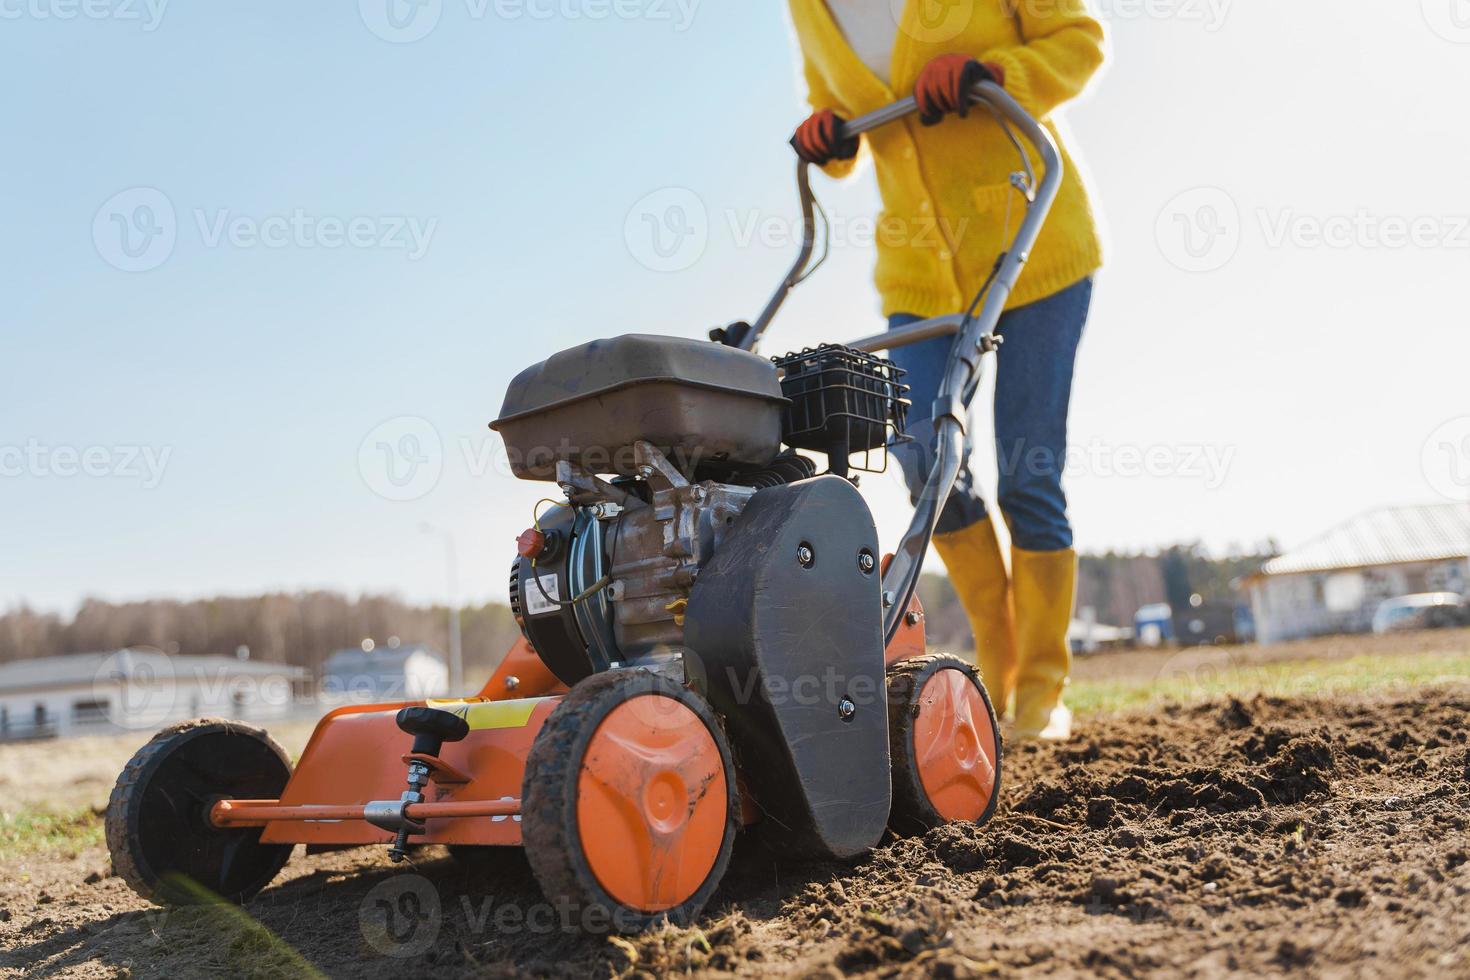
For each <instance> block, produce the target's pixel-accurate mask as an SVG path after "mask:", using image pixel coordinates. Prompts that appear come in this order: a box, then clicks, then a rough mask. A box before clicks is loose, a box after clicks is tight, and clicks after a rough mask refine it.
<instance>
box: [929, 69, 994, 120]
mask: <svg viewBox="0 0 1470 980" xmlns="http://www.w3.org/2000/svg"><path fill="white" fill-rule="evenodd" d="M979 82H994V83H995V84H997V85H1005V83H1006V72H1005V69H1004V68H1002V67H1001V66H1000V65H997V64H995V63H994V62H987V63H985V64H981V63H980V62H978V61H976V60H975V59H974V58H971V57H970V56H968V55H963V54H942V55H940V56H939V57H937V58H935V59H934V60H933V61H931V62H929V63H928V64H927V65H925V66H924V70H923V71H921V72H919V77H918V79H917V80H916V81H915V82H914V99H915V100H916V101H917V102H918V103H919V122H921V123H923V124H924V125H925V126H933V125H935V124H936V123H938V122H939V121H940V120H942V119H943V118H944V117H945V115H946V114H948V113H951V112H955V113H958V114H959V115H961V116H968V115H969V114H970V89H972V88H974V87H975V85H976V84H977V83H979Z"/></svg>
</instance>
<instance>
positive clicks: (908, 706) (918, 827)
mask: <svg viewBox="0 0 1470 980" xmlns="http://www.w3.org/2000/svg"><path fill="white" fill-rule="evenodd" d="M945 670H954V671H959V672H960V673H961V674H963V675H964V677H965V678H966V679H967V682H968V683H969V684H972V685H973V686H974V689H975V690H976V691H978V692H979V695H980V703H981V705H982V706H983V714H984V717H983V718H975V719H973V721H974V723H975V724H976V725H977V726H982V725H988V726H989V728H990V734H991V735H992V737H993V738H994V740H995V741H994V745H995V782H994V787H993V791H992V792H991V794H990V799H989V802H988V805H986V806H985V808H984V811H983V812H982V813H980V814H979V815H978V816H977V817H975V818H974V823H975V824H976V825H983V824H985V823H987V822H989V820H990V818H991V817H992V816H994V815H995V807H996V804H997V802H999V800H1000V790H1001V761H1002V756H1003V755H1004V754H1005V753H1004V746H1003V745H1002V740H1001V734H1000V724H999V722H998V720H997V719H996V715H995V707H994V705H992V704H991V702H990V694H989V693H988V692H987V691H986V690H985V685H984V684H983V683H982V682H981V680H980V673H979V671H977V670H976V669H975V667H974V666H973V665H971V664H968V663H966V662H965V661H963V660H961V659H960V658H958V657H954V656H950V655H949V654H928V655H926V656H922V657H911V658H910V659H908V660H901V661H899V662H898V663H896V664H894V665H893V666H892V667H889V668H888V738H889V743H888V749H889V756H890V758H891V759H892V763H893V809H892V811H890V814H889V818H888V826H889V829H890V830H892V831H893V832H894V833H895V834H900V835H904V834H922V833H925V832H926V831H929V830H932V829H934V828H935V827H938V826H940V825H941V824H945V823H949V822H951V819H950V818H947V817H945V816H944V815H943V814H941V813H940V812H939V811H938V810H937V809H935V806H934V804H933V803H932V802H931V801H930V799H929V794H928V793H927V792H926V791H925V789H924V783H923V780H922V779H921V777H920V767H919V762H918V759H917V758H916V755H915V751H914V744H915V743H914V733H915V729H916V727H917V726H918V724H919V718H920V715H921V713H922V709H923V704H922V701H921V695H922V694H923V692H924V688H925V685H927V684H928V683H929V681H930V679H931V678H933V677H934V675H936V674H938V673H939V672H941V671H945Z"/></svg>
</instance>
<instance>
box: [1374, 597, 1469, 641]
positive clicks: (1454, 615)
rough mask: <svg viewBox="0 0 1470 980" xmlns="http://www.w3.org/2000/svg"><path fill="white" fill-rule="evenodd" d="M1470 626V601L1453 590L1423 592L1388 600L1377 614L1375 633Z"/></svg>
mask: <svg viewBox="0 0 1470 980" xmlns="http://www.w3.org/2000/svg"><path fill="white" fill-rule="evenodd" d="M1448 626H1470V604H1467V603H1466V601H1465V598H1464V597H1463V596H1460V595H1456V594H1455V593H1453V592H1421V593H1419V594H1418V595H1402V596H1398V597H1397V598H1394V599H1385V600H1383V602H1381V603H1379V605H1378V609H1377V611H1376V612H1374V613H1373V632H1375V633H1396V632H1398V631H1400V630H1431V629H1443V628H1445V627H1448Z"/></svg>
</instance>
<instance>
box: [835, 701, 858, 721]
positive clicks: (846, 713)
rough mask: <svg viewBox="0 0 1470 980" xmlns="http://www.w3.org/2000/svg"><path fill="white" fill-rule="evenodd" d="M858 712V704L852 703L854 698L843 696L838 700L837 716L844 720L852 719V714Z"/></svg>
mask: <svg viewBox="0 0 1470 980" xmlns="http://www.w3.org/2000/svg"><path fill="white" fill-rule="evenodd" d="M855 714H857V705H855V704H853V703H852V698H843V699H842V700H841V701H838V702H837V717H839V718H841V719H842V720H843V721H852V716H853V715H855Z"/></svg>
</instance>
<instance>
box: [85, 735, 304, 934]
mask: <svg viewBox="0 0 1470 980" xmlns="http://www.w3.org/2000/svg"><path fill="white" fill-rule="evenodd" d="M290 778H291V759H290V757H289V756H287V755H286V751H285V750H284V749H282V748H281V747H280V746H279V745H277V744H276V742H275V741H274V740H273V739H272V738H271V737H270V736H269V735H267V734H266V733H265V732H263V731H261V730H260V729H259V728H253V727H251V726H249V725H241V724H238V723H236V722H232V721H223V720H218V719H204V720H201V721H190V722H184V723H182V724H179V725H174V726H172V727H170V728H165V729H164V730H163V731H161V732H159V733H158V734H157V735H155V736H153V739H152V741H150V742H149V743H148V744H147V745H145V746H143V747H142V748H141V749H139V750H138V751H137V753H136V754H135V755H134V756H133V758H132V759H131V760H130V761H129V762H128V764H127V766H126V767H125V768H124V769H123V771H122V774H121V775H120V776H118V779H117V785H116V786H114V787H113V789H112V796H111V798H110V799H109V800H108V802H107V820H106V831H107V849H108V850H109V851H111V852H112V866H113V869H114V870H115V871H116V872H117V874H118V877H120V878H122V879H123V880H124V881H126V882H127V883H128V886H129V887H130V888H132V889H133V891H135V892H137V893H138V894H139V895H142V896H143V897H144V898H147V899H150V900H151V901H154V902H157V903H159V904H161V905H190V904H195V903H198V902H203V901H210V900H212V899H214V898H215V897H220V898H224V899H226V900H227V901H230V902H243V901H245V900H247V899H249V898H250V897H251V896H253V895H254V894H255V893H256V892H258V891H260V890H261V889H262V888H264V887H265V886H266V885H268V884H270V882H271V879H272V878H274V877H275V876H276V875H277V873H279V872H280V870H281V868H282V867H284V866H285V864H286V861H287V860H288V859H289V858H290V857H291V845H290V844H262V843H261V842H260V834H261V828H259V827H244V828H231V829H226V830H221V829H218V828H216V827H214V826H212V825H211V824H210V823H209V809H210V807H211V806H213V805H214V803H215V802H216V801H217V800H222V799H244V800H262V799H270V800H273V799H279V798H280V795H281V791H282V790H283V789H285V787H286V781H287V780H289V779H290Z"/></svg>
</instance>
